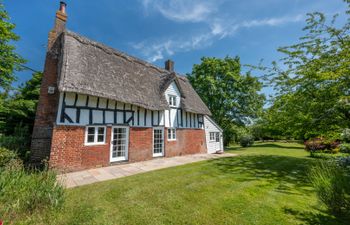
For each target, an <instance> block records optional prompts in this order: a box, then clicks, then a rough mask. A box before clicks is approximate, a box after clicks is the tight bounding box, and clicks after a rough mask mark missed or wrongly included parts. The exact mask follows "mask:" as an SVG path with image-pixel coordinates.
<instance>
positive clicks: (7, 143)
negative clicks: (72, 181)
mask: <svg viewBox="0 0 350 225" xmlns="http://www.w3.org/2000/svg"><path fill="white" fill-rule="evenodd" d="M41 80H42V73H34V74H33V76H32V78H31V79H30V80H28V81H27V82H26V83H25V84H23V85H21V86H20V87H19V88H17V90H16V91H15V93H14V94H13V95H10V96H9V95H0V96H2V99H0V100H1V101H2V103H3V104H1V105H0V147H6V148H8V149H11V150H13V151H16V152H17V153H18V155H19V156H20V157H21V158H22V160H24V161H27V160H28V159H29V158H28V157H29V147H30V141H31V135H30V133H31V132H32V130H33V125H34V119H35V110H36V106H37V103H38V99H39V92H40V83H41Z"/></svg>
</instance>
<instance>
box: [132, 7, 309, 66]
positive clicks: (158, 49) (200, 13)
mask: <svg viewBox="0 0 350 225" xmlns="http://www.w3.org/2000/svg"><path fill="white" fill-rule="evenodd" d="M141 1H142V4H143V7H144V9H145V10H146V11H147V13H150V12H153V11H156V12H158V13H160V14H161V15H162V16H163V17H165V18H167V19H169V20H172V21H175V22H192V23H193V22H196V23H202V24H203V25H204V27H206V29H205V31H204V32H203V31H202V32H200V33H195V34H193V33H192V34H182V35H181V36H170V37H168V38H161V39H157V40H148V41H143V42H141V43H138V44H134V45H133V47H134V48H135V49H137V50H139V51H141V53H142V54H143V55H144V56H145V57H146V58H147V60H148V61H151V62H155V61H157V60H162V59H164V58H165V57H166V56H171V55H173V54H175V53H176V52H187V51H191V50H195V49H200V48H204V47H207V46H210V45H211V44H212V43H213V42H215V41H217V40H220V39H222V38H225V37H229V36H233V35H234V34H235V33H236V32H237V31H238V30H239V29H242V28H247V29H248V28H253V27H259V26H281V25H284V24H287V23H293V22H299V21H301V20H303V18H304V16H302V15H294V16H284V17H274V18H264V19H253V20H242V21H239V20H237V19H235V18H233V17H232V15H229V16H227V15H223V14H221V13H218V9H219V7H220V6H221V4H222V3H223V2H224V1H225V0H216V1H214V0H169V1H161V0H141Z"/></svg>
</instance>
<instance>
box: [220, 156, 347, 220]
mask: <svg viewBox="0 0 350 225" xmlns="http://www.w3.org/2000/svg"><path fill="white" fill-rule="evenodd" d="M213 163H214V165H215V166H216V167H217V168H218V169H219V170H220V172H221V173H225V174H232V175H233V176H234V177H235V180H236V181H240V182H247V181H248V182H249V181H257V180H262V181H267V182H264V183H263V184H262V185H263V186H271V185H272V186H273V185H275V191H277V192H280V193H284V194H287V195H308V194H311V193H313V192H314V190H313V188H312V187H311V184H310V182H309V179H308V171H309V167H310V166H312V164H313V163H314V161H313V160H310V159H307V158H296V157H290V156H275V155H248V156H240V157H231V158H221V159H214V160H213ZM242 174H243V176H237V175H242ZM245 175H246V176H245ZM258 186H259V185H258ZM316 207H317V206H316ZM315 210H316V211H318V212H319V213H316V214H312V213H310V212H303V211H298V210H294V209H290V208H285V209H284V213H285V214H288V215H292V216H294V217H295V218H297V219H299V220H301V221H303V222H305V224H310V225H311V224H312V225H314V224H322V225H323V224H324V225H328V224H350V222H348V223H344V222H343V221H346V220H343V219H342V218H335V217H333V216H331V215H329V214H327V213H326V212H323V211H321V209H319V208H315Z"/></svg>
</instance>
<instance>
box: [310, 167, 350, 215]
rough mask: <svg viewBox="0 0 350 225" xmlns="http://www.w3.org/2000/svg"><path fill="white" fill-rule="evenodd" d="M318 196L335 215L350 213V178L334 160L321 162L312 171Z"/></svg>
mask: <svg viewBox="0 0 350 225" xmlns="http://www.w3.org/2000/svg"><path fill="white" fill-rule="evenodd" d="M310 180H311V182H312V184H313V186H314V188H315V190H316V193H317V196H318V198H319V199H320V201H321V202H323V203H324V204H325V205H326V206H327V208H328V209H329V210H330V211H331V212H332V213H333V214H335V215H340V214H344V213H349V212H350V189H349V187H350V176H349V174H347V171H346V169H345V168H344V167H343V166H341V165H339V164H338V163H336V161H334V160H328V161H320V162H319V163H318V164H317V165H315V166H314V167H312V168H311V170H310Z"/></svg>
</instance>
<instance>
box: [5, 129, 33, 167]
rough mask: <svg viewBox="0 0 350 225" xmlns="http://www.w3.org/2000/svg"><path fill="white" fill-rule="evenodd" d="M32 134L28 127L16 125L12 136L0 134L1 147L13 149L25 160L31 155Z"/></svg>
mask: <svg viewBox="0 0 350 225" xmlns="http://www.w3.org/2000/svg"><path fill="white" fill-rule="evenodd" d="M29 143H30V134H29V132H28V129H27V128H26V127H19V126H18V127H16V128H15V133H14V134H13V135H11V136H6V135H0V147H3V148H7V149H11V150H13V151H15V152H17V153H18V154H19V157H20V158H21V159H22V160H23V161H27V160H28V157H29V153H30V151H29Z"/></svg>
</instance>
